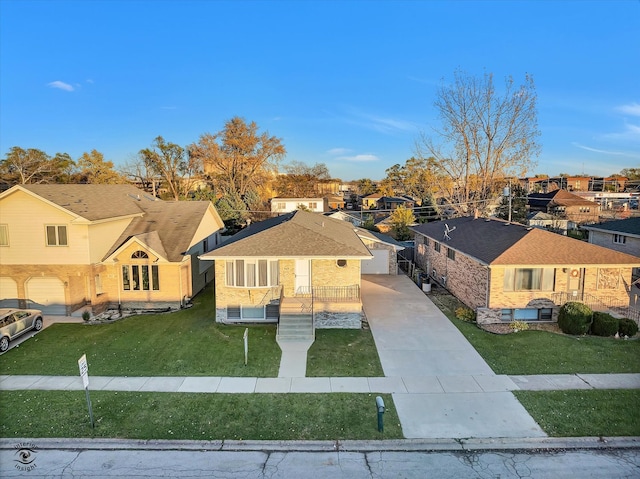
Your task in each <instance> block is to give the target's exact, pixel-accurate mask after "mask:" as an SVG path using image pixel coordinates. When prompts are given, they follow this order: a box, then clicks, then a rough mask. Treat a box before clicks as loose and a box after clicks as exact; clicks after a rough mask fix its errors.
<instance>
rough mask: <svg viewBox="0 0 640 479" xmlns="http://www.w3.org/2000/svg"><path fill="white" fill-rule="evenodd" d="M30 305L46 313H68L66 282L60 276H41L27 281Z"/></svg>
mask: <svg viewBox="0 0 640 479" xmlns="http://www.w3.org/2000/svg"><path fill="white" fill-rule="evenodd" d="M27 298H29V307H30V308H33V309H40V310H42V312H43V313H44V314H67V308H66V305H65V303H66V302H65V298H64V284H63V283H62V281H60V280H59V279H58V278H51V277H49V278H48V277H41V278H40V277H39V278H31V279H30V280H29V281H27Z"/></svg>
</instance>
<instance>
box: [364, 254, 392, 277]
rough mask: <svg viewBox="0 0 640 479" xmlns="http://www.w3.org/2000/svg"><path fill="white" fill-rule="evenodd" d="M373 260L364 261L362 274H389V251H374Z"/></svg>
mask: <svg viewBox="0 0 640 479" xmlns="http://www.w3.org/2000/svg"><path fill="white" fill-rule="evenodd" d="M370 251H371V254H373V258H371V259H368V260H363V261H362V263H361V264H362V266H361V271H362V274H389V250H387V249H372V250H370Z"/></svg>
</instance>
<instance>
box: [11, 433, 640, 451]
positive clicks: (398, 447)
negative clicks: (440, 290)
mask: <svg viewBox="0 0 640 479" xmlns="http://www.w3.org/2000/svg"><path fill="white" fill-rule="evenodd" d="M22 444H30V445H32V446H35V448H36V449H39V450H46V449H58V450H60V449H62V450H64V449H68V450H157V451H229V452H232V451H263V452H279V451H282V452H295V451H299V452H337V451H344V452H373V451H407V452H420V451H423V452H437V451H492V450H496V451H497V450H499V451H506V450H511V451H518V450H538V451H544V450H572V449H574V450H579V449H640V437H635V436H634V437H557V438H549V437H544V438H466V439H447V438H443V439H390V440H380V441H357V440H343V441H342V440H341V441H239V440H220V441H181V440H170V439H158V440H135V439H92V438H85V439H83V438H77V439H76V438H41V439H24V438H0V450H8V449H16V448H19V447H22V446H21V445H22Z"/></svg>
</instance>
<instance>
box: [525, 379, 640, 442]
mask: <svg viewBox="0 0 640 479" xmlns="http://www.w3.org/2000/svg"><path fill="white" fill-rule="evenodd" d="M514 394H515V395H516V397H517V398H518V400H519V401H520V402H521V403H522V405H523V406H524V407H525V408H526V410H527V411H528V412H529V414H531V416H532V417H533V419H535V421H536V422H537V423H538V424H539V425H540V427H541V428H542V429H543V430H544V432H546V433H547V434H548V435H549V436H553V437H582V436H605V437H606V436H640V415H639V414H638V405H639V404H640V390H638V389H590V390H577V391H576V390H573V391H514Z"/></svg>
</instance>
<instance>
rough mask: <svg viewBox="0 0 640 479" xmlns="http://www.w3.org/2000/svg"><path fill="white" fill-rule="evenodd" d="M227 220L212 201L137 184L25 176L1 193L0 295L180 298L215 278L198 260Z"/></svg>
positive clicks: (74, 303) (69, 300)
mask: <svg viewBox="0 0 640 479" xmlns="http://www.w3.org/2000/svg"><path fill="white" fill-rule="evenodd" d="M223 227H224V224H223V222H222V220H221V219H220V216H219V215H218V213H217V212H216V210H215V208H214V206H213V205H212V204H211V203H210V202H208V201H179V202H176V201H161V200H158V199H156V198H153V197H151V196H149V195H147V194H146V193H145V192H143V191H141V190H139V189H137V188H135V187H133V186H130V185H60V184H56V185H19V186H14V187H13V188H10V189H9V190H7V191H5V192H3V193H2V194H0V303H1V304H2V305H3V306H8V307H23V308H24V307H34V308H38V309H42V310H43V312H44V313H45V314H70V313H72V312H73V311H76V310H78V309H79V308H82V309H90V310H93V312H95V313H97V312H101V311H103V310H104V309H106V308H107V307H109V306H112V307H115V306H117V305H118V304H120V305H121V306H122V307H124V308H128V307H133V308H149V307H171V308H178V307H180V306H181V305H182V304H183V303H184V301H185V299H186V298H189V297H191V296H193V295H194V294H196V293H197V292H198V291H200V290H201V289H202V288H204V286H205V285H206V283H208V282H210V281H212V280H213V268H212V265H211V263H209V262H201V261H199V260H198V259H197V256H198V255H199V254H202V253H204V252H206V251H209V250H211V249H212V248H213V247H214V246H215V245H216V244H218V243H219V242H220V230H221V229H222V228H223Z"/></svg>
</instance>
